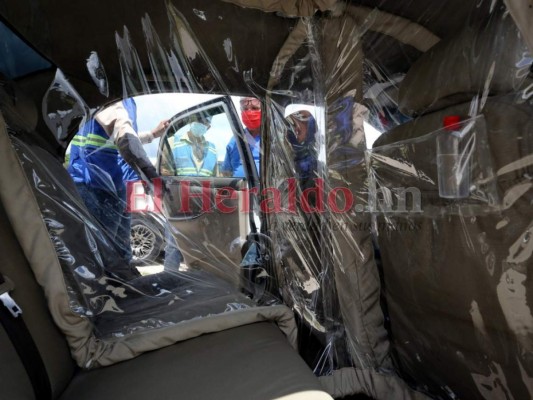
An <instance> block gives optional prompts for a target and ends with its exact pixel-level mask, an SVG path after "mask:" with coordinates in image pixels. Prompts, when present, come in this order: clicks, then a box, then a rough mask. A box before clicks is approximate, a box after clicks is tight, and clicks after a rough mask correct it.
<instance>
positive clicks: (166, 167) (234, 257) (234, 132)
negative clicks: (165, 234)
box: [157, 96, 258, 284]
mask: <svg viewBox="0 0 533 400" xmlns="http://www.w3.org/2000/svg"><path fill="white" fill-rule="evenodd" d="M191 121H193V122H198V121H202V122H208V123H209V125H210V126H209V129H208V130H207V132H206V133H205V135H204V139H205V142H206V143H205V145H206V146H207V147H209V148H208V150H206V151H205V154H206V155H205V156H204V158H203V160H202V161H199V160H198V159H197V158H196V156H195V152H194V151H195V150H194V146H192V140H191V136H190V135H192V133H190V132H191V126H192V122H191ZM230 141H233V142H234V145H236V147H237V149H238V151H239V157H240V161H241V162H242V165H243V167H244V168H243V169H244V175H245V176H228V175H231V174H229V173H224V174H223V163H224V159H225V157H226V148H227V147H228V144H229V142H230ZM249 142H250V140H249V139H247V137H246V134H245V131H244V130H243V128H242V125H241V123H240V120H239V118H238V116H237V113H236V111H235V108H234V106H233V103H232V100H231V98H230V97H229V96H223V97H220V98H216V99H213V100H210V101H207V102H204V103H202V104H199V105H197V106H195V107H192V108H190V109H187V110H185V111H183V112H180V113H178V114H177V115H175V116H174V117H173V118H172V119H171V121H170V124H169V127H168V129H167V131H166V132H165V134H164V135H163V137H162V138H161V140H160V144H159V151H158V159H157V168H158V172H159V173H160V175H161V176H162V181H163V185H162V186H163V188H164V190H163V195H162V197H163V202H162V203H163V210H164V214H165V216H166V217H167V219H168V222H169V225H170V227H171V229H172V234H173V236H174V237H175V239H176V241H177V245H178V248H179V249H180V251H181V253H182V255H183V257H184V259H185V263H186V264H187V266H188V267H189V268H202V269H208V270H211V271H213V272H215V273H218V274H222V275H224V277H225V278H228V279H230V280H231V281H233V282H235V283H236V284H238V281H239V270H240V268H239V264H240V262H241V259H242V256H241V247H242V245H243V244H244V242H245V241H246V237H247V235H248V234H249V233H250V229H251V224H253V223H254V222H253V219H251V213H250V207H251V201H250V200H253V196H254V193H255V192H256V190H257V182H258V179H257V176H258V175H257V168H256V166H255V162H254V160H253V158H252V156H251V151H250V147H249V146H250V145H248V143H249ZM252 145H253V143H252ZM187 146H189V147H190V148H192V149H191V150H189V153H188V154H186V156H187V157H189V156H190V158H191V159H192V158H193V156H194V157H195V158H194V159H193V160H189V161H187V160H185V161H187V162H188V164H187V165H185V166H184V165H179V163H183V157H184V156H183V154H182V153H183V152H182V153H180V152H179V151H178V150H177V149H178V148H181V149H183V148H186V147H187ZM213 149H214V151H215V152H216V166H215V168H214V169H213V166H212V165H210V166H209V167H206V163H208V156H210V157H212V155H211V154H208V153H209V152H211V153H212V152H213ZM179 154H181V155H179ZM195 160H196V161H195ZM211 164H212V163H211ZM206 168H207V169H206ZM208 171H212V175H209V174H210V173H209V172H208ZM224 175H225V176H224Z"/></svg>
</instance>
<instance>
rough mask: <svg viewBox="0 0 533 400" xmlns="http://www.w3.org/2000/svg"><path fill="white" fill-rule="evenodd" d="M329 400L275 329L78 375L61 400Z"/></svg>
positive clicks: (194, 343)
mask: <svg viewBox="0 0 533 400" xmlns="http://www.w3.org/2000/svg"><path fill="white" fill-rule="evenodd" d="M284 396H289V397H287V399H291V400H292V399H302V400H303V399H309V400H312V399H317V400H320V399H331V397H330V396H329V395H327V394H326V393H324V392H322V391H321V386H320V383H319V382H318V380H317V379H316V378H315V376H314V375H313V373H312V371H311V370H310V369H309V367H307V365H306V364H305V363H304V362H303V360H302V359H301V358H300V357H299V356H298V354H297V353H296V352H295V351H294V349H293V348H292V347H291V346H290V345H289V343H288V342H287V339H286V338H285V336H284V335H283V334H282V333H281V331H280V330H279V328H277V327H276V325H275V324H273V323H269V322H263V323H255V324H250V325H245V326H241V327H238V328H234V329H229V330H226V331H222V332H217V333H214V334H208V335H203V336H200V337H197V338H194V339H190V340H187V341H184V342H180V343H177V344H175V345H173V346H169V347H165V348H163V349H160V350H156V351H153V352H149V353H145V354H143V355H142V356H140V357H137V358H135V359H133V360H129V361H125V362H122V363H119V364H115V365H112V366H110V367H105V368H100V369H96V370H92V371H83V372H80V373H79V374H78V375H77V376H75V378H74V379H73V381H72V383H71V384H70V386H69V387H68V388H67V390H66V391H65V393H64V394H63V396H62V397H61V400H85V399H86V400H94V399H98V400H107V399H109V400H111V399H113V400H122V399H124V400H137V399H139V400H146V399H158V400H165V399H188V400H194V399H199V400H200V399H201V400H207V399H217V400H218V399H232V400H239V399H242V400H253V399H257V400H273V399H279V398H284Z"/></svg>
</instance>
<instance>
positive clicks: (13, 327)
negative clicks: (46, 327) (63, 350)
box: [0, 273, 52, 400]
mask: <svg viewBox="0 0 533 400" xmlns="http://www.w3.org/2000/svg"><path fill="white" fill-rule="evenodd" d="M13 289H14V285H13V283H12V282H11V281H10V280H9V279H8V278H6V277H4V276H3V275H2V274H1V273H0V302H2V303H3V306H2V305H1V304H0V323H1V324H2V326H3V327H4V330H5V331H6V333H7V336H8V337H9V340H10V341H11V343H12V344H13V347H14V348H15V350H16V352H17V354H18V356H19V357H20V360H21V361H22V364H23V365H24V369H25V370H26V373H27V374H28V378H29V379H30V382H31V385H32V387H33V392H34V394H35V399H36V400H51V398H52V389H51V386H50V379H49V378H48V373H47V372H46V367H45V366H44V362H43V359H42V358H41V354H40V353H39V349H38V348H37V345H36V344H35V342H34V341H33V338H32V336H31V334H30V331H29V330H28V327H27V326H26V324H25V323H24V320H23V319H22V310H21V308H20V307H19V306H18V305H17V303H16V302H15V300H13V298H12V297H11V295H10V294H9V292H11V291H12V290H13Z"/></svg>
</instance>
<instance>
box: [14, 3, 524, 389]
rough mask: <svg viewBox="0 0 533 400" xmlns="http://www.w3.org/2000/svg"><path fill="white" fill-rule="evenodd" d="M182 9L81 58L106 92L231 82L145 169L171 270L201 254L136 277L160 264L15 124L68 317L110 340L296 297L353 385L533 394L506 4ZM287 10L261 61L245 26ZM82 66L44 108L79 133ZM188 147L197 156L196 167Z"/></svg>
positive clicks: (316, 336)
mask: <svg viewBox="0 0 533 400" xmlns="http://www.w3.org/2000/svg"><path fill="white" fill-rule="evenodd" d="M181 3H182V2H179V1H176V2H168V3H167V4H166V5H165V8H164V10H162V9H159V8H157V10H153V12H152V13H151V12H150V11H151V10H146V12H145V13H143V17H142V18H140V20H139V21H136V25H132V24H130V25H128V26H125V27H121V28H120V29H116V30H115V34H114V36H113V35H111V37H108V38H107V40H108V41H109V43H111V44H112V46H111V47H112V48H113V51H114V53H113V57H110V54H111V52H109V51H107V52H103V53H102V52H101V51H100V52H99V51H97V49H91V51H89V52H88V54H86V55H85V58H84V59H83V60H79V62H80V63H82V62H83V65H84V66H85V67H86V68H87V72H88V76H89V78H90V81H89V82H90V83H91V84H93V85H95V90H96V91H97V92H98V93H99V94H100V95H102V96H104V97H105V98H106V100H100V101H99V105H103V103H104V102H107V101H109V99H108V97H116V93H119V94H122V97H123V99H130V98H132V97H134V96H136V95H139V94H148V93H157V92H181V93H187V92H195V93H216V94H220V95H221V97H218V98H215V99H212V100H210V101H209V102H208V103H205V104H203V105H200V106H198V107H196V108H190V109H188V110H186V111H184V112H182V113H179V114H177V115H176V116H174V117H172V118H171V120H170V121H169V126H168V128H167V129H166V131H165V134H164V135H163V136H162V139H161V141H160V145H159V146H160V147H159V153H158V160H157V163H156V164H157V165H156V170H157V174H159V175H160V177H157V178H155V179H153V177H150V176H146V174H143V171H142V170H141V171H139V169H142V168H137V171H136V172H138V173H139V174H140V176H141V177H143V178H145V180H146V181H147V182H146V184H145V186H146V188H147V189H146V190H147V191H148V192H149V193H150V195H151V196H152V197H153V198H152V199H151V200H150V199H149V200H148V201H151V202H153V203H154V204H155V205H156V206H155V209H154V210H155V214H157V217H155V218H156V220H157V221H160V223H161V224H162V226H163V228H162V229H161V230H160V232H159V238H158V243H166V244H165V245H164V247H165V257H166V258H167V260H164V261H162V263H163V264H165V265H164V267H163V268H165V270H166V269H167V266H168V263H167V262H165V261H168V259H169V257H170V256H169V255H170V254H171V253H172V252H173V253H174V254H176V251H177V250H178V249H179V252H180V253H181V255H182V257H183V261H182V262H179V260H178V261H176V259H173V262H174V266H173V267H174V268H173V270H172V271H167V270H166V271H164V272H160V273H156V274H151V275H148V276H144V277H140V276H138V275H137V274H138V272H137V268H138V267H140V268H139V269H141V270H142V263H140V264H139V263H137V264H131V263H129V262H128V261H127V257H118V258H117V257H116V255H117V254H119V253H120V252H121V251H123V250H124V248H125V245H124V235H122V236H120V235H119V236H117V232H116V231H115V232H110V228H109V226H107V225H106V224H105V223H104V224H102V223H101V222H95V221H96V220H97V218H96V217H95V216H94V215H90V214H89V211H88V209H87V208H86V206H85V205H84V204H83V202H82V200H81V199H80V197H79V193H77V192H76V187H74V186H72V185H71V183H66V180H67V179H66V178H64V171H63V172H62V173H61V174H60V173H58V172H56V171H54V170H53V168H51V167H50V166H49V163H48V162H45V161H44V162H43V159H44V158H46V157H45V156H44V155H42V154H40V153H39V151H38V150H35V149H34V148H33V147H32V146H31V145H29V144H27V143H25V142H24V141H23V140H20V139H14V146H15V148H16V150H17V152H18V154H19V158H20V160H21V162H22V166H23V167H24V169H25V171H26V174H27V176H29V177H31V182H32V183H33V190H34V193H35V195H36V196H37V199H38V201H39V203H40V206H41V210H42V215H43V218H44V221H45V223H46V226H47V229H48V232H49V234H50V237H51V239H52V242H53V243H54V245H55V248H56V250H57V253H58V256H59V260H60V263H61V268H62V270H63V272H64V276H65V281H66V283H67V287H68V289H69V290H68V295H69V297H68V298H69V306H70V309H71V310H72V311H73V312H74V313H76V314H77V315H79V316H83V317H84V318H88V319H89V320H90V321H91V323H92V326H93V327H94V330H95V332H96V334H97V337H98V338H103V339H106V340H108V339H109V338H110V337H114V338H117V337H120V338H124V337H128V336H129V335H132V334H135V333H136V332H139V331H151V332H154V331H158V330H159V329H161V328H164V327H165V326H167V325H175V324H178V323H184V322H185V323H186V322H188V321H189V322H190V321H198V320H202V319H207V317H213V316H215V315H223V314H231V313H232V312H238V311H239V310H241V309H253V308H257V309H260V310H263V309H264V308H269V307H264V306H271V308H273V309H274V308H276V305H277V304H280V303H284V304H286V305H288V306H289V307H290V308H291V309H292V310H293V312H294V314H295V315H296V319H297V321H298V324H299V328H300V331H299V351H300V354H301V355H302V357H303V358H304V359H305V360H306V361H307V363H308V364H309V365H310V366H311V367H312V369H313V371H314V373H315V374H316V375H317V376H319V377H320V378H321V380H322V381H323V383H324V386H325V387H327V388H328V390H329V391H330V392H331V393H332V394H334V395H336V396H343V395H347V394H351V393H358V392H362V393H366V394H368V395H370V396H373V397H375V398H400V399H406V398H424V397H425V396H430V397H434V398H450V399H454V398H467V399H478V398H479V399H492V398H508V399H523V398H529V397H532V396H533V383H532V382H533V380H532V379H533V375H532V372H531V368H532V367H531V365H530V364H531V350H532V349H531V348H532V342H531V333H532V329H533V328H532V325H533V322H532V321H533V317H532V314H531V310H530V306H529V295H530V292H531V285H530V282H531V279H529V271H528V270H529V266H530V264H531V261H530V260H531V253H532V248H531V218H530V215H531V212H530V209H531V201H532V199H531V187H532V184H531V179H532V178H531V163H532V153H531V151H532V150H533V139H532V138H533V136H532V133H531V132H530V130H531V117H530V115H531V107H532V104H531V100H530V90H529V89H528V87H529V86H528V85H529V84H530V68H531V63H532V58H531V56H530V54H529V51H528V48H527V46H526V44H525V42H524V41H523V39H522V36H521V34H520V32H519V30H518V29H517V27H516V26H515V24H514V22H513V20H512V18H511V15H510V14H509V12H508V11H507V10H506V9H505V7H504V6H503V5H502V4H500V3H499V2H496V1H493V2H485V1H481V2H456V3H454V5H455V6H456V8H457V10H456V11H457V13H456V15H454V16H453V18H451V17H450V16H449V15H447V13H446V12H445V11H446V6H441V5H439V6H435V7H434V9H431V10H430V11H427V12H426V11H425V10H426V7H427V4H426V3H424V2H419V1H412V2H408V3H405V4H401V5H392V4H390V3H389V2H384V3H383V4H382V6H383V7H380V9H378V7H377V5H376V4H374V3H373V2H370V1H365V2H364V4H365V6H360V5H356V4H353V3H347V4H345V5H343V7H340V5H339V4H334V3H335V2H302V4H300V6H301V7H302V8H298V7H296V6H297V5H296V4H292V2H291V4H288V5H289V6H295V7H296V8H294V7H291V8H290V9H289V8H286V7H282V6H281V5H277V4H274V3H272V4H270V3H269V4H266V3H268V2H262V3H264V4H259V3H261V2H246V1H239V2H234V1H232V3H237V4H238V5H239V6H240V7H238V6H236V5H234V4H229V2H217V3H216V4H215V3H213V5H212V6H209V5H207V3H206V4H205V7H200V6H196V7H191V6H184V5H183V4H181ZM459 3H461V4H459ZM202 4H204V3H202ZM247 6H249V7H250V9H247V8H246V7H247ZM344 6H345V7H344ZM210 7H212V8H210ZM242 7H244V8H242ZM265 7H266V9H265ZM315 8H319V9H320V10H321V11H322V12H318V13H316V14H314V15H313V16H311V14H312V10H314V9H315ZM332 9H334V11H335V12H333V13H331V12H328V11H331V10H332ZM260 10H265V11H277V12H280V14H276V15H273V14H272V13H263V12H261V11H260ZM161 14H164V16H165V18H163V19H162V18H161V17H160V15H161ZM185 15H187V16H188V17H186V16H185ZM297 15H305V16H306V17H301V18H294V17H295V16H297ZM440 16H442V18H441V17H440ZM241 17H244V18H241ZM287 17H290V18H288V19H289V20H290V22H288V23H287V22H286V21H285V18H287ZM239 18H241V19H239ZM163 20H164V21H165V23H166V24H167V25H166V27H168V28H169V29H168V31H167V30H166V27H165V29H163V28H162V26H161V25H159V24H158V22H161V21H163ZM274 20H275V21H277V22H276V23H278V22H279V21H283V22H280V23H279V25H276V26H285V27H286V32H283V35H279V32H272V38H271V39H272V40H266V39H265V40H264V42H265V49H264V53H265V54H267V55H268V54H276V55H277V56H275V57H272V59H269V61H270V64H269V71H270V72H269V74H267V75H265V74H261V73H257V72H256V71H262V70H263V67H264V64H260V62H261V61H264V60H263V58H262V57H260V56H259V55H258V50H257V47H258V44H257V42H254V41H252V40H251V41H250V42H246V46H243V45H239V43H240V41H242V40H243V37H242V35H241V33H242V32H241V26H243V25H245V26H252V25H253V26H254V27H255V28H256V29H258V30H260V29H264V30H265V32H264V38H265V37H268V29H269V28H268V26H269V24H268V23H267V22H272V21H274ZM228 21H230V22H228ZM199 26H200V27H203V28H202V29H200V28H199ZM257 27H260V28H257ZM210 29H211V30H210ZM204 30H206V31H205V32H204ZM206 32H212V33H213V35H211V36H209V35H206ZM215 33H216V35H215ZM254 33H257V31H254ZM253 38H254V39H256V38H257V36H253ZM280 38H281V39H282V40H280ZM140 39H142V40H144V43H141V40H140ZM272 46H277V47H276V48H275V49H274V50H275V51H273V49H272ZM100 49H104V50H105V48H103V47H100ZM117 55H118V57H117ZM111 58H112V61H110V59H111ZM221 60H222V61H221ZM243 60H244V61H243ZM254 61H255V62H257V63H258V65H257V68H256V69H254V68H251V67H250V68H243V66H250V65H253V63H254ZM108 64H111V66H112V67H113V68H109V67H108ZM117 77H120V79H119V78H117ZM89 78H88V79H89ZM74 81H75V79H71V82H69V79H68V78H67V77H66V76H65V74H63V73H62V72H61V71H57V73H56V75H55V80H54V81H53V82H52V83H51V84H50V85H49V90H48V91H47V93H46V94H45V96H44V99H43V112H44V115H43V117H44V120H45V123H46V125H47V126H48V127H49V128H50V129H51V130H52V132H53V134H54V137H55V139H56V140H57V141H58V142H59V143H60V144H61V145H63V146H65V145H66V143H67V142H68V140H69V139H71V138H72V137H73V136H74V134H75V131H76V130H77V129H76V128H73V125H76V126H78V124H80V122H81V125H80V126H86V124H89V123H90V121H91V120H92V119H93V118H94V116H95V111H96V110H91V109H90V107H88V106H87V105H86V102H85V100H84V99H83V95H81V94H80V93H81V91H83V92H84V93H89V92H88V91H87V89H86V88H83V90H82V89H80V91H78V90H76V88H75V83H74ZM118 81H120V82H118ZM236 82H238V83H236ZM117 87H120V88H121V91H120V90H117V89H116V88H117ZM242 88H245V89H246V90H245V92H246V95H248V96H253V97H256V98H258V99H260V100H261V108H262V119H261V133H260V135H261V136H260V139H259V138H258V137H254V136H253V135H251V134H250V130H248V131H246V130H244V129H243V126H242V125H241V121H240V119H239V114H238V110H236V109H235V107H234V106H233V104H232V101H231V100H230V98H229V97H227V96H225V95H230V94H235V93H236V92H238V93H240V94H244V93H243V91H242ZM92 102H94V99H91V101H90V102H89V101H88V103H92ZM191 106H192V104H191ZM219 118H224V119H225V121H226V122H225V124H226V125H225V126H226V127H227V130H228V131H231V132H232V134H231V136H232V137H233V139H232V140H233V142H232V143H234V144H232V143H228V148H229V147H231V146H234V147H233V148H234V150H235V153H234V154H235V155H236V156H238V157H240V158H241V162H242V164H243V169H242V171H243V174H242V175H240V176H235V175H234V176H231V174H229V175H227V174H223V173H222V172H221V171H223V170H224V168H222V165H221V163H220V161H221V159H219V158H216V159H214V158H211V161H209V163H210V164H209V163H208V160H209V157H210V156H209V154H210V152H211V153H213V152H216V151H217V149H216V146H212V147H210V144H209V142H208V141H206V142H204V141H201V140H196V139H194V136H195V132H196V133H197V134H198V135H199V136H198V137H200V136H202V134H206V135H207V133H206V132H209V129H213V127H214V126H215V123H216V121H217V120H218V119H219ZM246 118H248V117H244V118H242V119H243V120H244V119H246ZM450 118H451V119H450ZM444 121H448V122H444ZM450 121H451V122H450ZM243 122H245V124H246V121H243ZM248 122H249V121H248ZM200 125H201V126H200ZM252 130H253V129H252ZM90 133H91V134H94V132H90ZM372 135H374V136H379V137H378V138H377V141H375V142H374V146H373V148H372V149H368V147H371V146H370V145H367V143H368V144H369V143H370V142H373V141H374V140H375V139H376V137H373V138H372V140H370V139H371V136H372ZM102 137H103V136H102ZM104 139H105V138H104ZM113 139H114V137H111V140H109V141H108V140H103V141H102V139H101V138H96V137H92V136H91V137H90V138H89V136H88V135H87V136H85V139H80V138H79V135H78V136H74V141H73V142H72V143H73V144H74V145H76V143H78V145H82V146H83V145H84V144H85V145H86V144H87V143H88V141H90V140H93V141H94V143H92V145H93V147H95V148H96V147H99V148H98V149H97V150H94V151H93V152H85V153H84V154H85V155H84V157H87V156H88V157H92V158H91V160H92V159H96V158H98V157H97V156H102V155H105V154H107V153H109V154H111V153H113V154H116V151H117V149H116V146H117V145H118V144H119V143H116V142H113ZM76 140H78V142H76ZM131 140H133V141H135V140H136V139H131ZM83 141H85V142H83ZM230 144H231V146H230ZM96 145H100V146H96ZM130 145H131V144H130ZM137 145H138V143H136V144H135V146H137ZM132 146H133V145H132ZM135 146H134V147H135ZM118 147H119V149H121V148H120V147H121V146H118ZM185 148H187V149H189V150H187V151H190V154H192V155H193V156H194V157H192V158H191V163H190V164H188V165H182V166H180V165H178V164H179V162H178V160H180V159H182V158H183V151H185V150H184V149H185ZM228 151H229V150H228ZM106 152H107V153H106ZM123 155H124V154H123ZM95 156H96V157H95ZM137 156H138V157H143V155H142V154H137ZM217 157H218V156H217ZM125 158H126V159H128V157H125ZM259 159H260V161H259ZM85 160H88V158H85ZM202 161H203V164H202V163H201V162H202ZM256 163H257V164H259V165H256ZM208 164H209V165H208ZM133 167H136V166H135V165H133ZM193 170H194V171H196V172H191V171H193ZM180 171H181V172H180ZM105 174H106V171H105V169H104V170H103V171H102V174H101V175H102V176H104V177H105V176H106V175H105ZM187 174H189V175H187ZM107 178H110V177H107ZM111 181H112V179H111ZM107 182H109V179H108V180H107ZM113 185H114V186H115V188H117V184H116V183H113ZM118 186H120V184H118ZM109 187H112V185H108V186H107V188H109ZM139 187H142V186H136V189H135V190H137V189H138V188H139ZM78 189H79V188H78ZM117 192H118V191H117ZM130 195H132V193H130ZM137 195H139V196H137ZM191 195H192V196H191ZM136 196H137V197H139V198H142V197H143V194H142V190H141V192H140V193H139V192H134V193H133V196H130V197H131V198H130V199H129V200H131V199H133V200H135V199H136ZM129 200H128V201H129ZM122 201H123V202H126V203H127V200H126V199H125V198H122ZM124 204H125V203H124ZM123 209H124V206H123V207H122V208H121V210H123ZM224 210H226V211H227V210H232V211H231V212H224ZM242 210H244V211H242ZM119 214H122V212H120V213H117V214H116V217H115V218H114V219H115V220H116V219H119V218H123V217H124V216H123V215H119ZM65 216H66V217H67V218H68V220H69V221H73V222H74V226H76V229H77V230H78V231H77V233H76V234H72V235H71V234H69V233H68V232H69V231H71V229H72V228H69V226H68V224H69V223H70V222H69V223H67V222H66V221H65ZM112 219H113V218H112ZM80 239H83V240H80ZM96 248H97V249H99V251H98V252H95V251H94V250H95V249H96ZM125 260H126V261H125ZM202 317H203V318H202ZM278 319H279V318H278Z"/></svg>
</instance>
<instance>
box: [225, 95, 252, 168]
mask: <svg viewBox="0 0 533 400" xmlns="http://www.w3.org/2000/svg"><path fill="white" fill-rule="evenodd" d="M240 107H241V118H242V122H243V124H244V126H245V127H246V129H245V130H244V131H245V135H246V136H245V139H246V141H247V142H248V146H250V151H251V153H252V156H253V158H254V161H255V165H256V168H257V172H259V160H260V158H261V156H260V150H261V135H260V134H261V102H260V101H259V100H258V99H256V98H255V97H243V98H242V99H241V100H240ZM221 171H222V175H224V176H234V177H239V178H241V177H242V178H244V177H245V174H244V168H243V166H242V160H241V156H240V154H239V149H238V147H237V141H236V139H235V137H233V138H231V140H230V141H229V143H228V145H227V146H226V157H225V159H224V163H223V164H222V168H221Z"/></svg>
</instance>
